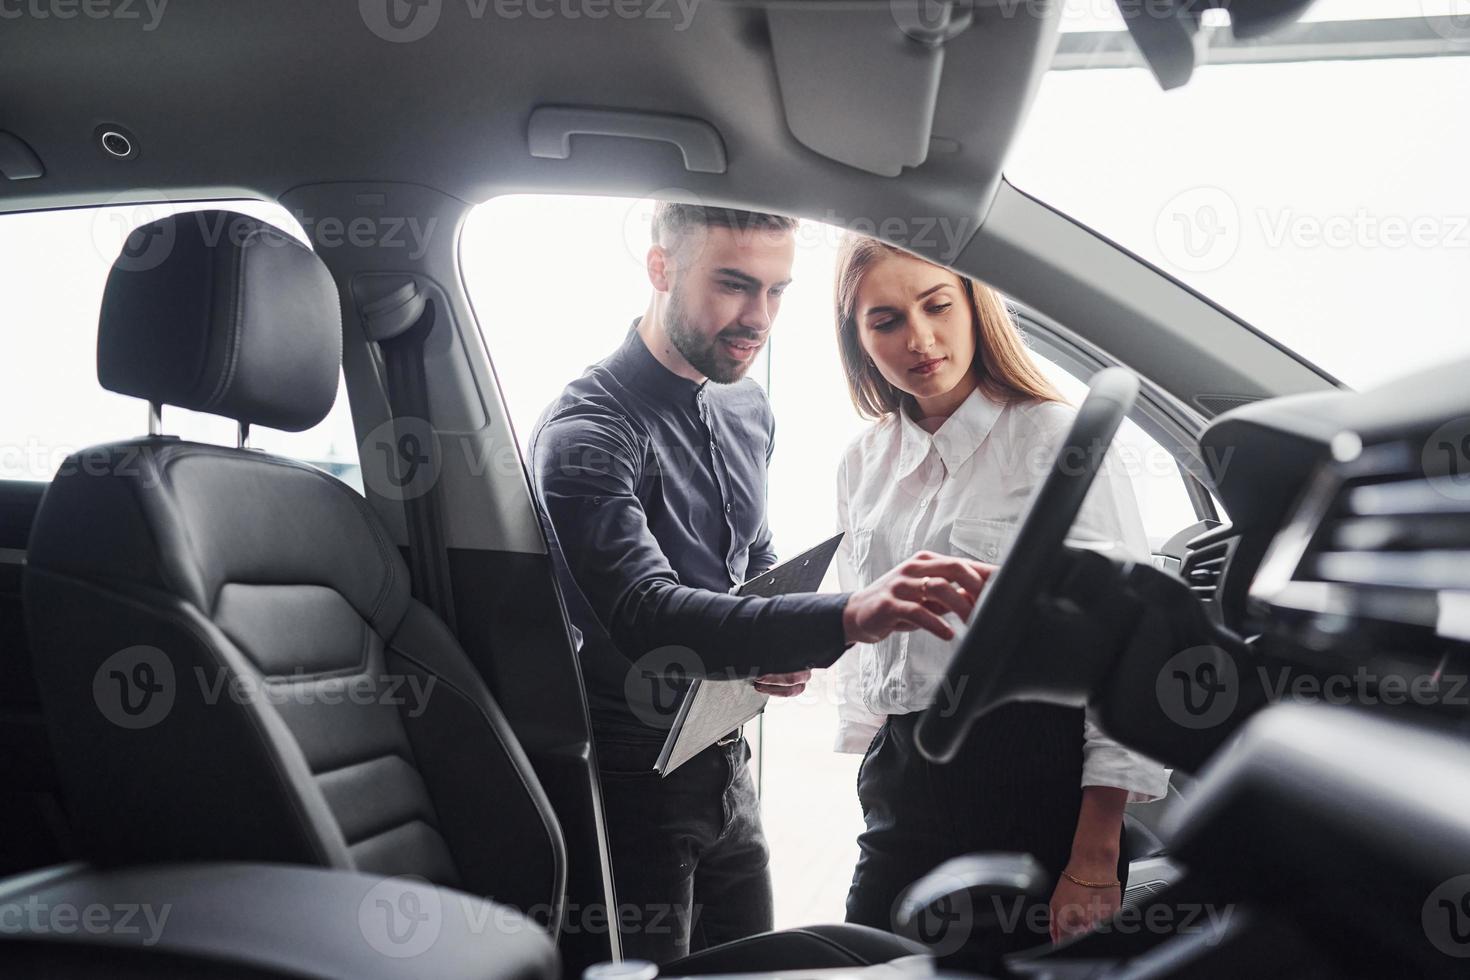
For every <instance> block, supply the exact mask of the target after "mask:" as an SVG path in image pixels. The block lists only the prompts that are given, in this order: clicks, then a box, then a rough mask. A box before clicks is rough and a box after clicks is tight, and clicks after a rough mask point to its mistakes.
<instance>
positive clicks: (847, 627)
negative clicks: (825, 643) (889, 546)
mask: <svg viewBox="0 0 1470 980" xmlns="http://www.w3.org/2000/svg"><path fill="white" fill-rule="evenodd" d="M994 571H995V566H994V565H987V564H985V563H984V562H978V561H971V560H970V559H968V558H953V557H950V556H948V555H937V554H935V553H934V552H932V551H920V552H918V553H917V554H915V555H914V556H913V557H912V558H910V559H909V560H908V561H906V562H904V563H903V564H901V565H899V566H898V567H897V568H894V569H892V570H891V571H889V572H888V573H887V574H886V575H884V576H883V577H882V578H880V579H879V580H878V581H876V582H874V583H873V584H872V585H870V586H868V587H867V588H866V589H862V590H860V591H858V592H854V593H853V594H852V595H851V596H850V597H849V598H848V600H847V607H846V608H845V609H843V611H842V632H843V634H844V635H845V636H846V638H847V642H849V643H876V642H878V641H879V640H881V639H884V638H885V637H887V636H889V635H890V634H892V633H906V632H912V631H914V630H919V629H922V630H928V631H929V632H930V633H933V634H934V635H935V636H937V637H939V638H940V639H942V640H952V639H954V630H953V629H951V628H950V626H949V624H948V623H946V622H945V621H944V618H943V617H944V616H945V615H946V614H947V613H954V614H955V615H956V616H958V617H960V620H961V621H962V622H963V621H966V620H968V619H969V618H970V613H972V612H974V610H975V600H976V599H978V598H979V597H980V590H981V589H983V588H984V587H985V580H986V579H988V578H989V577H990V574H991V573H992V572H994Z"/></svg>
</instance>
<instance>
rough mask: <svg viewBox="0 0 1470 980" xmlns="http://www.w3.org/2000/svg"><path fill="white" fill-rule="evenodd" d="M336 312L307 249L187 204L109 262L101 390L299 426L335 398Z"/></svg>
mask: <svg viewBox="0 0 1470 980" xmlns="http://www.w3.org/2000/svg"><path fill="white" fill-rule="evenodd" d="M341 361H342V308H341V304H340V303H339V301H338V298H337V287H336V284H335V283H334V282H333V281H332V276H331V274H330V273H329V272H328V271H327V267H326V265H325V264H324V263H323V262H322V260H321V259H320V258H318V257H317V256H316V253H314V252H312V251H311V250H310V249H308V248H306V247H305V246H304V245H302V244H301V243H300V242H298V241H296V239H294V238H292V237H291V236H290V235H287V234H286V233H285V232H282V231H280V230H279V229H277V228H273V227H271V226H270V225H268V224H266V223H265V222H263V221H260V220H258V219H256V218H251V217H248V216H246V215H243V214H238V213H236V212H233V211H193V212H185V213H181V214H175V215H170V216H169V217H167V218H161V219H159V220H158V221H154V222H152V223H150V224H147V225H144V226H143V227H141V228H139V229H138V230H137V231H135V232H133V233H132V235H130V236H128V243H127V244H126V245H125V246H124V247H123V252H122V254H121V255H119V256H118V258H117V260H116V261H115V262H114V263H113V266H112V272H111V273H110V274H109V275H108V277H107V290H106V292H105V293H104V294H103V297H102V319H101V322H100V323H99V325H98V331H97V379H98V380H99V381H100V382H101V383H102V387H104V388H106V389H108V390H109V391H115V392H118V393H120V394H124V395H133V396H135V397H138V398H146V399H148V400H149V401H154V402H162V403H164V404H167V405H177V406H178V407H180V408H188V409H193V410H194V411H197V412H208V413H210V414H211V415H221V416H224V417H225V418H231V419H235V420H237V421H240V422H247V423H253V424H259V425H263V426H267V427H269V428H272V429H285V430H287V431H289V432H299V431H301V430H302V429H309V428H311V427H312V426H313V425H316V424H317V423H318V422H320V421H321V420H322V419H323V418H324V417H325V416H326V414H327V412H328V411H329V410H330V409H331V407H332V401H333V399H335V397H336V395H337V371H338V367H339V366H340V364H341Z"/></svg>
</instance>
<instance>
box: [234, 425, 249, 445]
mask: <svg viewBox="0 0 1470 980" xmlns="http://www.w3.org/2000/svg"><path fill="white" fill-rule="evenodd" d="M235 448H236V449H249V448H250V423H249V422H241V423H239V429H238V431H237V433H236V438H235Z"/></svg>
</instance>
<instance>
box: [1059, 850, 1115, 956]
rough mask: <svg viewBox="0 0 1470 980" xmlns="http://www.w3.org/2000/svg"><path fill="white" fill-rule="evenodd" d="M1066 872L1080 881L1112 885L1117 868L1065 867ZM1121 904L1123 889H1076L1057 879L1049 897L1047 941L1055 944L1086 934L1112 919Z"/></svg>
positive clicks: (1070, 884) (1072, 882)
mask: <svg viewBox="0 0 1470 980" xmlns="http://www.w3.org/2000/svg"><path fill="white" fill-rule="evenodd" d="M1067 871H1068V872H1069V873H1071V874H1074V875H1076V876H1077V877H1078V878H1081V879H1082V880H1083V881H1095V882H1102V881H1116V880H1117V876H1118V866H1117V865H1116V864H1114V865H1112V866H1111V867H1090V866H1087V865H1078V864H1076V863H1069V864H1068V865H1067ZM1122 904H1123V888H1122V886H1121V885H1112V886H1111V887H1108V888H1090V887H1088V886H1086V885H1079V884H1077V883H1076V882H1075V881H1072V880H1071V879H1070V878H1068V877H1067V876H1066V875H1063V876H1062V877H1060V878H1058V879H1057V887H1056V888H1055V889H1054V890H1053V891H1052V893H1051V941H1052V942H1053V943H1059V942H1061V941H1062V940H1063V939H1069V938H1071V937H1072V936H1080V935H1082V934H1083V933H1085V932H1088V931H1089V930H1091V929H1092V928H1093V926H1095V925H1097V924H1098V923H1099V922H1105V921H1107V920H1108V919H1110V918H1112V917H1113V914H1114V913H1115V912H1117V911H1118V909H1119V907H1120V906H1122Z"/></svg>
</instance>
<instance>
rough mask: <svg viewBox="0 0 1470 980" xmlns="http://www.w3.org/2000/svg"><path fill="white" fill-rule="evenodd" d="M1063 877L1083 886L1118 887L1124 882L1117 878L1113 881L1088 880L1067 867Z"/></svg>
mask: <svg viewBox="0 0 1470 980" xmlns="http://www.w3.org/2000/svg"><path fill="white" fill-rule="evenodd" d="M1062 877H1064V878H1066V879H1067V880H1068V881H1070V882H1072V883H1073V884H1074V885H1081V886H1082V887H1083V888H1116V887H1118V886H1119V885H1121V884H1122V882H1121V881H1119V880H1118V879H1117V878H1114V879H1113V880H1112V881H1086V880H1084V879H1082V878H1079V877H1077V876H1076V875H1074V874H1073V873H1072V872H1070V871H1067V870H1065V869H1063V871H1062Z"/></svg>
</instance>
